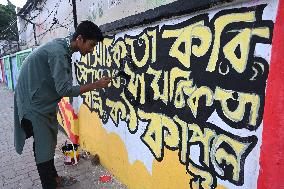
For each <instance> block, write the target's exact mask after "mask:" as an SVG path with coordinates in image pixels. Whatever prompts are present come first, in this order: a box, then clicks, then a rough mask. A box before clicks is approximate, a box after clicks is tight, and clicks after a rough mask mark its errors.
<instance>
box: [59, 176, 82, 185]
mask: <svg viewBox="0 0 284 189" xmlns="http://www.w3.org/2000/svg"><path fill="white" fill-rule="evenodd" d="M56 182H57V187H65V186H71V185H73V184H75V183H77V182H78V181H77V180H76V179H75V178H73V177H69V176H59V177H57V178H56Z"/></svg>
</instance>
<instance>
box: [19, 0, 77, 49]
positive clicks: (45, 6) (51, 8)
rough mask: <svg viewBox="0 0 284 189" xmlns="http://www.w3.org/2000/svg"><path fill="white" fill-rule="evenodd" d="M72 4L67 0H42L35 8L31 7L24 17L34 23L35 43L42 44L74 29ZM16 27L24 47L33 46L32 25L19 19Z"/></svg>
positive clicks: (65, 34)
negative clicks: (24, 44)
mask: <svg viewBox="0 0 284 189" xmlns="http://www.w3.org/2000/svg"><path fill="white" fill-rule="evenodd" d="M71 5H72V4H70V2H69V1H64V0H59V1H52V0H44V1H41V2H40V3H38V4H37V7H38V8H37V9H35V8H34V9H32V10H31V11H30V12H29V13H28V14H27V15H26V19H31V21H32V22H33V23H35V24H36V39H37V44H38V45H41V44H44V43H46V42H48V41H50V40H52V39H54V38H58V37H65V36H67V35H68V34H69V32H70V31H74V25H73V13H72V6H71ZM18 27H19V31H20V34H21V35H20V40H21V41H22V42H25V43H26V46H25V48H31V47H34V46H35V45H36V44H35V39H34V30H33V25H32V24H30V23H28V22H26V21H24V20H23V19H19V21H18Z"/></svg>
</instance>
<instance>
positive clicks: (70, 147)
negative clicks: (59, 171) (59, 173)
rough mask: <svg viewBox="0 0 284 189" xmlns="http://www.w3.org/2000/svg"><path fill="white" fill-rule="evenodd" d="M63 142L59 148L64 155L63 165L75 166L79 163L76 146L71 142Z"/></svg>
mask: <svg viewBox="0 0 284 189" xmlns="http://www.w3.org/2000/svg"><path fill="white" fill-rule="evenodd" d="M69 142H70V143H67V140H66V141H65V144H64V146H63V147H62V148H61V149H62V153H63V155H64V164H65V165H76V164H77V163H78V161H79V153H78V147H79V145H78V144H73V143H72V142H71V141H69Z"/></svg>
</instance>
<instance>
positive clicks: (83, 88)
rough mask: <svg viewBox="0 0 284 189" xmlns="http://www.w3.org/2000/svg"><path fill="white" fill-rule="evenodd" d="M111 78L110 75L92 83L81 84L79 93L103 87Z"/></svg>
mask: <svg viewBox="0 0 284 189" xmlns="http://www.w3.org/2000/svg"><path fill="white" fill-rule="evenodd" d="M111 79H112V78H111V77H103V78H101V79H99V80H98V81H96V82H94V83H90V84H86V85H82V86H80V93H81V94H82V93H85V92H88V91H92V90H94V89H102V88H105V87H107V86H108V84H109V83H110V82H111Z"/></svg>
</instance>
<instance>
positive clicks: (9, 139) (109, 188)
mask: <svg viewBox="0 0 284 189" xmlns="http://www.w3.org/2000/svg"><path fill="white" fill-rule="evenodd" d="M13 108H14V103H13V93H12V92H11V91H10V90H8V89H7V87H6V86H5V85H4V84H3V83H0V188H3V189H40V188H42V187H41V183H40V179H39V175H38V172H37V169H36V165H35V160H34V156H33V150H32V142H33V139H32V138H30V139H28V140H27V142H26V145H25V148H24V152H23V154H22V155H18V154H17V153H16V151H15V149H14V146H13V144H14V142H13V141H14V136H13ZM65 140H66V136H65V135H64V134H63V133H61V132H59V134H58V145H57V149H56V155H55V166H56V169H57V171H58V174H59V175H68V176H73V177H75V178H77V179H78V180H79V182H78V183H77V184H75V185H73V186H72V187H68V188H70V189H93V188H94V189H127V187H126V186H124V185H122V184H121V183H119V182H118V181H117V180H116V179H115V178H114V177H113V176H112V179H111V181H110V182H107V183H102V182H101V181H100V180H99V177H100V176H101V175H111V174H110V173H109V172H108V171H107V170H106V169H104V168H103V167H102V166H101V165H97V166H95V165H92V163H91V160H90V159H89V158H86V159H82V158H81V159H80V161H79V163H78V164H77V165H75V166H66V165H64V162H63V155H62V153H61V150H60V147H61V146H62V145H63V144H64V142H65Z"/></svg>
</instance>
